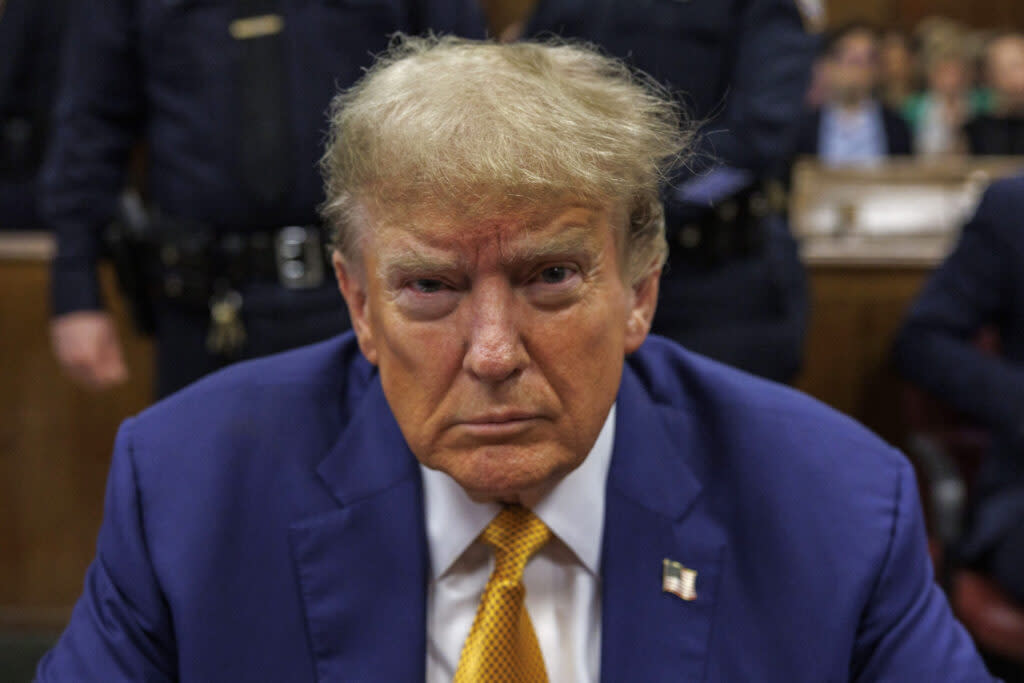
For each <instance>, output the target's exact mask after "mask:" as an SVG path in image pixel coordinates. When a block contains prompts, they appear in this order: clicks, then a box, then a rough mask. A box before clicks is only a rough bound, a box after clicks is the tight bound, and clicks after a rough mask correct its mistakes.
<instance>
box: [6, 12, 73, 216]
mask: <svg viewBox="0 0 1024 683" xmlns="http://www.w3.org/2000/svg"><path fill="white" fill-rule="evenodd" d="M66 10H67V0H0V55H2V57H0V229H15V230H26V229H38V228H40V227H42V219H41V218H40V217H39V214H38V211H37V206H36V205H37V199H36V195H37V189H36V188H37V176H38V173H39V167H40V164H41V163H42V158H43V151H44V149H45V147H46V143H47V139H48V136H49V132H50V112H51V111H52V109H53V100H54V97H55V95H56V89H57V66H58V62H59V53H60V43H61V34H62V32H63V28H64V19H65V16H66V14H67V12H66Z"/></svg>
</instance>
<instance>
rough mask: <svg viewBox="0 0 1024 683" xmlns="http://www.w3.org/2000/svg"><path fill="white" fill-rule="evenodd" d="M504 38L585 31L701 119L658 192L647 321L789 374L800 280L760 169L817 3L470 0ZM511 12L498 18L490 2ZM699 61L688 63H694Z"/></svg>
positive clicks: (797, 340) (796, 80)
mask: <svg viewBox="0 0 1024 683" xmlns="http://www.w3.org/2000/svg"><path fill="white" fill-rule="evenodd" d="M471 4H472V5H473V6H474V7H477V8H478V9H480V10H481V15H482V16H481V18H480V21H479V23H480V25H481V26H483V25H486V26H487V27H488V30H489V32H490V34H491V35H493V36H497V37H499V38H501V39H502V40H511V39H515V38H517V37H519V36H538V35H550V34H557V35H560V36H564V37H567V38H580V39H584V40H587V41H590V42H593V43H595V44H597V45H599V46H600V47H602V48H603V49H604V50H606V51H607V52H608V53H610V54H612V55H614V56H617V57H620V58H623V59H625V60H626V61H627V62H628V63H629V64H630V65H631V66H633V67H636V68H638V69H640V70H642V71H644V72H646V73H648V74H650V75H652V76H653V77H654V78H655V79H656V80H657V81H659V82H660V83H662V84H663V85H664V86H665V87H667V88H669V89H670V91H671V92H672V93H673V95H674V96H675V97H676V98H677V99H678V100H679V101H680V102H681V103H682V105H683V107H684V109H685V111H686V112H687V114H688V115H689V116H691V117H692V118H693V119H694V120H696V121H697V122H701V123H703V126H702V129H701V131H700V135H699V136H698V140H699V142H698V143H697V145H698V146H697V150H696V152H695V155H694V162H693V163H692V165H691V168H689V169H686V170H683V171H681V172H679V173H678V174H677V175H676V176H675V177H674V178H673V182H672V183H671V186H670V187H669V188H668V189H667V190H666V193H665V197H664V199H665V204H666V220H667V223H668V228H667V229H668V236H669V245H670V251H669V260H668V265H667V268H666V273H665V277H664V279H663V280H662V289H661V293H660V303H659V305H658V310H657V315H656V316H655V319H654V331H655V332H656V333H658V334H662V335H665V336H667V337H670V338H672V339H673V340H675V341H677V342H679V343H681V344H683V345H684V346H686V347H687V348H689V349H691V350H694V351H697V352H699V353H702V354H705V355H708V356H710V357H712V358H715V359H717V360H720V361H723V362H725V363H728V364H730V365H733V366H735V367H739V368H742V369H744V370H747V371H750V372H753V373H756V374H759V375H762V376H764V377H768V378H770V379H774V380H778V381H791V380H792V379H793V378H794V376H795V374H796V372H797V370H798V369H799V367H800V362H801V358H802V355H803V340H804V333H805V329H806V323H807V307H808V303H807V286H806V279H805V274H804V271H803V266H802V265H801V263H800V261H799V258H798V255H797V250H796V243H795V241H794V240H793V238H792V236H791V235H790V232H789V227H788V223H787V221H786V219H785V216H784V215H783V212H784V205H785V200H784V198H780V196H779V192H778V191H775V188H771V187H769V186H768V183H767V182H766V178H767V177H768V175H769V172H772V171H774V170H775V169H776V168H777V167H778V166H779V165H780V164H781V163H782V162H783V161H784V160H785V159H786V158H787V153H788V152H789V151H790V149H791V147H792V134H793V121H794V120H795V119H796V118H797V116H798V115H799V112H800V111H801V109H802V106H803V97H804V93H805V92H806V90H807V87H808V83H809V80H810V70H811V63H812V60H813V56H814V53H815V50H816V46H817V40H818V36H817V35H816V34H817V32H818V31H819V30H820V28H821V26H822V25H823V23H824V10H823V7H822V4H821V3H820V2H816V1H814V0H800V1H794V0H719V1H716V2H696V3H668V2H656V3H644V4H637V3H634V2H629V1H627V0H617V1H611V2H602V3H584V2H582V1H581V0H542V1H540V2H537V1H536V0H534V1H530V0H523V1H518V2H506V3H500V2H495V1H494V0H490V1H488V0H471ZM502 4H504V5H507V6H513V7H514V8H515V9H514V11H513V12H509V13H506V14H504V15H503V16H505V17H507V18H505V19H504V20H501V21H497V20H496V19H497V18H498V17H499V12H498V11H497V10H496V7H497V6H500V5H502ZM695 64H699V65H701V67H700V68H693V65H695Z"/></svg>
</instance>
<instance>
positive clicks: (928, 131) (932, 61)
mask: <svg viewBox="0 0 1024 683" xmlns="http://www.w3.org/2000/svg"><path fill="white" fill-rule="evenodd" d="M921 61H922V64H923V67H924V71H925V80H926V83H927V90H926V91H925V92H922V93H920V94H918V95H916V96H914V97H912V98H911V99H910V101H909V102H908V103H907V106H906V108H905V110H904V113H905V115H906V118H907V120H908V122H909V123H910V125H911V128H912V130H913V133H914V151H915V152H916V153H917V154H919V155H921V156H926V157H934V156H943V155H950V154H962V153H964V152H966V151H967V141H966V138H965V137H964V125H965V124H966V123H967V121H968V120H969V119H970V118H973V117H974V116H976V115H977V114H978V113H979V110H980V106H981V104H980V102H979V101H978V98H976V97H975V96H974V94H973V93H972V92H971V88H970V85H971V81H970V73H971V72H970V61H969V58H968V55H967V54H966V53H965V51H964V42H963V40H962V36H960V35H950V36H948V38H947V39H946V40H944V41H937V42H934V43H931V44H929V45H927V46H926V47H925V51H924V53H923V54H922V57H921Z"/></svg>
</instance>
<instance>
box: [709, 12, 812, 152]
mask: <svg viewBox="0 0 1024 683" xmlns="http://www.w3.org/2000/svg"><path fill="white" fill-rule="evenodd" d="M735 41H736V42H735V45H736V54H735V60H734V62H733V69H732V78H731V84H730V85H729V91H728V94H727V96H726V100H725V112H724V116H723V117H722V118H721V119H717V120H715V121H714V123H713V124H712V125H711V127H710V129H709V132H708V134H707V136H706V139H705V140H704V141H703V146H704V149H702V150H700V153H701V154H702V155H708V157H709V158H714V159H716V160H717V161H719V162H721V163H724V164H725V165H727V166H735V167H739V168H747V169H751V170H754V171H757V172H764V171H766V170H769V169H773V168H774V167H775V165H776V164H778V163H780V162H781V161H782V160H783V159H784V158H785V157H786V155H787V153H788V152H789V151H790V150H791V149H792V147H793V134H794V133H795V132H796V131H795V126H794V122H795V121H797V119H798V118H799V117H800V115H801V112H802V110H803V98H804V94H805V92H806V90H807V86H808V84H809V83H810V77H811V64H812V60H813V56H814V51H815V47H816V45H817V38H816V37H814V36H812V35H810V34H808V33H807V31H806V30H805V29H804V25H803V19H802V18H801V17H800V12H799V11H798V10H797V5H796V3H795V2H794V0H750V2H747V3H745V5H744V9H743V11H742V14H741V15H740V17H739V22H738V26H737V35H736V37H735Z"/></svg>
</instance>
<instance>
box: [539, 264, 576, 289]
mask: <svg viewBox="0 0 1024 683" xmlns="http://www.w3.org/2000/svg"><path fill="white" fill-rule="evenodd" d="M571 272H572V271H570V270H569V268H567V267H566V266H551V267H550V268H545V269H544V270H542V271H541V272H540V279H541V281H543V282H544V283H546V284H549V285H557V284H558V283H560V282H565V280H566V278H568V277H569V275H570V274H571Z"/></svg>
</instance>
